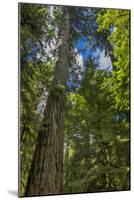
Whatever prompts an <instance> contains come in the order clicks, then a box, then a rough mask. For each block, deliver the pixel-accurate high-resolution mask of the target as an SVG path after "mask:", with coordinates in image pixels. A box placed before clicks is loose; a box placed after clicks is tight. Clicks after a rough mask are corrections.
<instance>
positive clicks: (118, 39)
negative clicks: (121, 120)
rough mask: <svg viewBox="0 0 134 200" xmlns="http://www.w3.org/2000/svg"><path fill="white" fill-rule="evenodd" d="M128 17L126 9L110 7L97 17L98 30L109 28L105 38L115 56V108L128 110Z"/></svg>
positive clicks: (113, 90) (113, 89)
mask: <svg viewBox="0 0 134 200" xmlns="http://www.w3.org/2000/svg"><path fill="white" fill-rule="evenodd" d="M129 18H130V16H129V11H128V10H111V9H107V10H106V11H105V13H102V14H101V13H100V14H99V15H98V18H97V22H98V24H99V29H98V31H99V32H101V31H104V30H106V31H107V30H110V32H111V34H110V35H109V36H108V38H107V39H108V41H109V42H110V43H111V45H112V46H113V51H112V52H111V53H112V54H113V56H114V57H115V62H114V63H113V66H114V70H113V81H112V82H113V88H112V92H113V94H114V96H115V100H116V108H118V109H119V110H121V111H128V110H129V73H130V72H129V68H130V55H129V54H130V53H129V51H130V46H129V43H130V41H129V33H130V22H129Z"/></svg>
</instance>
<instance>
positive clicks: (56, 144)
mask: <svg viewBox="0 0 134 200" xmlns="http://www.w3.org/2000/svg"><path fill="white" fill-rule="evenodd" d="M63 12H64V23H63V26H62V31H61V38H60V39H59V42H58V46H57V56H56V62H55V72H54V80H53V89H52V90H51V91H50V94H49V96H48V99H47V104H46V108H45V111H44V120H43V123H42V126H41V128H40V130H39V133H38V139H37V145H36V149H35V152H34V157H33V161H32V165H31V170H30V173H29V177H28V181H27V185H26V190H25V196H36V195H48V194H60V193H62V190H63V146H64V134H63V128H64V112H65V101H66V92H65V87H66V82H67V78H68V53H69V29H70V25H69V13H68V8H64V10H63Z"/></svg>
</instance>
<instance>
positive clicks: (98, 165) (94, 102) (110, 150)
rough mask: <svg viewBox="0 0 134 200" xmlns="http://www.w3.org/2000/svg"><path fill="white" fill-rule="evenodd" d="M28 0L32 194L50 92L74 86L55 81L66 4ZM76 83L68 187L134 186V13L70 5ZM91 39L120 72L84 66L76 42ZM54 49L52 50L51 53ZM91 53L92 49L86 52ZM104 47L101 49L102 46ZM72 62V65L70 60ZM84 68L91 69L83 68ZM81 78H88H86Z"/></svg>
mask: <svg viewBox="0 0 134 200" xmlns="http://www.w3.org/2000/svg"><path fill="white" fill-rule="evenodd" d="M50 8H51V6H44V5H36V4H21V20H20V26H21V30H20V47H21V58H20V61H21V62H20V136H21V138H20V139H21V142H20V159H21V196H23V194H24V190H25V186H26V182H27V177H28V174H29V169H30V166H31V161H32V159H33V152H34V150H35V144H36V139H37V135H38V130H39V127H40V125H41V123H42V117H43V112H44V107H45V103H46V100H47V96H48V95H49V92H50V91H51V92H52V94H53V95H57V96H59V93H60V94H61V96H62V94H63V92H66V88H65V87H64V86H63V85H61V84H59V85H58V84H57V85H56V86H55V85H53V84H52V80H53V74H54V73H53V72H54V69H55V60H54V59H55V55H56V54H55V50H52V48H51V42H52V41H53V40H56V44H57V41H58V39H59V35H60V32H61V27H62V25H63V23H64V21H63V19H64V17H63V12H62V6H59V7H58V6H53V11H51V12H52V13H53V14H52V13H51V12H50ZM69 13H70V25H71V31H70V40H69V45H70V55H69V70H70V71H69V80H68V82H69V85H71V83H72V82H73V83H77V89H76V88H75V86H74V90H73V89H72V88H69V87H68V92H67V102H66V104H67V105H66V116H65V130H64V135H65V137H64V166H63V167H64V188H63V190H64V192H66V193H71V192H73V193H75V192H78V193H80V192H96V191H108V190H109V191H113V190H127V189H129V166H130V161H129V153H130V152H129V59H130V58H129V28H130V27H129V11H127V10H112V9H95V8H79V7H77V8H74V7H70V9H69ZM81 37H87V47H89V48H90V50H91V52H93V51H95V50H96V49H99V50H104V51H105V54H106V55H110V56H113V57H114V61H113V60H112V61H113V70H112V71H107V70H101V69H99V68H96V67H95V64H94V62H93V61H91V59H89V60H88V61H87V64H86V66H84V68H83V69H81V67H80V66H78V65H77V63H76V59H75V56H76V53H75V48H76V47H75V44H76V43H77V41H78V40H79V39H80V38H81ZM47 47H49V48H50V51H51V54H52V55H51V56H50V55H49V54H48V51H46V49H47ZM83 52H84V50H83ZM95 52H96V51H95ZM63 67H64V65H63ZM82 70H83V71H82ZM79 77H80V78H79Z"/></svg>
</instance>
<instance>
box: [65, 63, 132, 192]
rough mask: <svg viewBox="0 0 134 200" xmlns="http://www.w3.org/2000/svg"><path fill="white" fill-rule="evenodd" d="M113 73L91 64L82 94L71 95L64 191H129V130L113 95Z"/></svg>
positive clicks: (67, 122)
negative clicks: (118, 110) (116, 108)
mask: <svg viewBox="0 0 134 200" xmlns="http://www.w3.org/2000/svg"><path fill="white" fill-rule="evenodd" d="M111 78H112V73H111V72H107V71H104V70H98V69H95V68H94V66H93V64H92V63H89V64H88V66H87V68H86V71H85V74H84V79H83V81H82V86H81V88H80V89H79V93H76V94H73V93H72V94H70V95H68V101H67V103H68V104H67V113H66V121H65V147H64V148H65V157H64V192H66V193H70V192H73V193H75V192H94V191H106V190H109V191H113V190H123V189H128V188H129V156H128V155H129V127H128V122H127V119H126V118H125V117H123V118H122V119H121V120H120V122H119V121H118V120H117V116H120V115H121V113H119V112H117V110H115V107H114V104H115V100H114V96H113V94H112V92H111Z"/></svg>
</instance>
